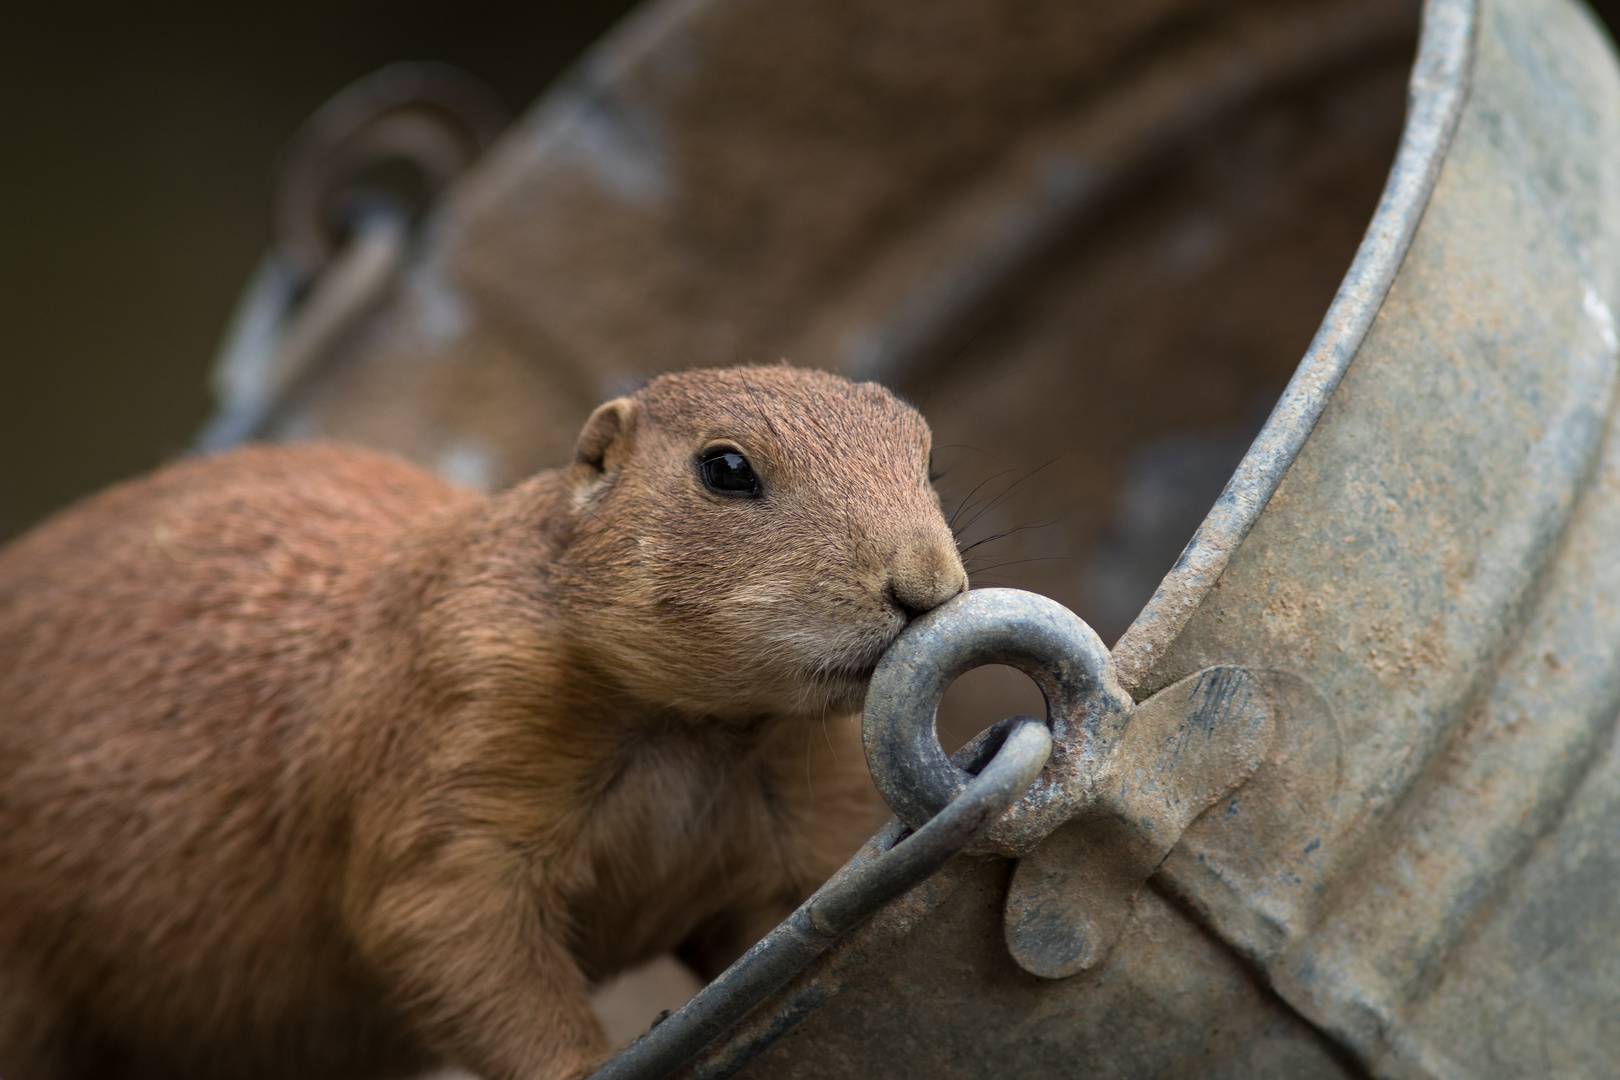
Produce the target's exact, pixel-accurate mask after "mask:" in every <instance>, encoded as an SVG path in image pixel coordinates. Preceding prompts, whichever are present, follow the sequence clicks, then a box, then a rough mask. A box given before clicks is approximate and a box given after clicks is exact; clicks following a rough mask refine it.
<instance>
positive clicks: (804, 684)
mask: <svg viewBox="0 0 1620 1080" xmlns="http://www.w3.org/2000/svg"><path fill="white" fill-rule="evenodd" d="M929 451H930V433H929V430H928V425H927V424H926V423H925V422H924V420H923V418H922V417H921V416H920V415H919V414H918V413H917V411H916V410H915V409H912V408H911V407H910V406H908V405H906V404H904V403H903V402H901V401H900V400H899V399H897V398H896V397H895V396H894V395H893V394H891V393H889V392H888V391H887V390H885V389H884V388H882V387H881V386H878V385H877V384H875V383H852V382H849V381H848V380H845V379H842V378H839V377H837V376H834V375H829V374H826V373H823V372H817V371H806V370H800V369H796V368H790V367H786V366H782V367H755V368H735V369H731V370H725V371H691V372H683V373H680V374H674V375H665V376H662V377H660V378H658V379H655V380H654V381H653V382H651V383H650V384H648V385H647V386H646V387H645V388H643V389H642V390H640V391H638V392H637V393H635V394H633V395H631V396H629V397H623V398H618V399H616V400H614V401H610V402H608V403H607V404H605V405H602V406H601V407H600V408H598V409H597V410H596V412H595V413H593V414H592V416H591V418H590V420H588V421H587V422H586V424H585V427H584V430H583V431H582V432H581V434H580V438H579V442H578V446H577V450H576V461H575V464H574V465H573V466H572V468H571V471H570V472H569V474H568V480H569V490H570V496H571V500H572V510H573V513H574V515H575V520H574V522H573V529H572V537H571V540H570V542H569V543H568V545H567V547H566V549H565V550H564V552H563V553H562V555H561V558H560V560H559V565H558V567H557V576H556V577H555V579H554V580H555V581H556V582H557V584H558V587H559V588H558V600H559V605H560V607H561V612H562V614H563V616H564V619H565V621H566V622H567V623H568V624H569V627H570V629H571V630H572V631H573V632H574V633H577V634H578V635H579V636H580V639H581V640H584V641H589V642H590V643H591V646H592V648H593V649H600V650H601V651H602V653H603V654H604V656H605V658H607V659H609V660H610V661H611V663H612V669H613V670H614V671H615V672H616V673H618V674H619V675H620V676H621V677H622V678H623V679H625V681H626V684H627V686H628V687H629V688H630V689H631V690H632V692H634V693H635V694H637V696H639V697H643V698H644V699H646V700H648V701H650V702H652V703H655V704H658V705H666V706H669V707H672V708H675V709H679V710H682V711H688V712H696V713H704V714H710V715H719V716H736V717H741V718H745V717H748V716H750V715H755V714H761V713H779V712H782V711H784V710H786V711H795V712H801V711H802V712H819V711H822V710H829V709H830V710H849V709H854V708H858V707H859V705H860V702H861V699H862V697H863V696H864V694H865V690H866V683H867V680H868V678H869V677H870V675H871V673H872V668H873V666H874V665H875V664H876V662H877V660H878V657H879V656H880V655H882V653H883V650H884V649H885V648H887V647H888V645H889V643H890V642H891V641H893V640H894V637H895V635H897V634H898V633H899V632H900V631H901V629H903V628H904V627H905V625H906V623H907V622H908V621H910V619H911V618H913V617H914V616H916V615H918V614H921V613H922V612H925V611H928V610H930V609H931V608H934V607H936V606H938V605H939V604H941V603H943V602H944V601H946V600H948V599H950V598H951V597H952V596H955V595H956V594H957V593H959V592H962V591H963V590H965V589H966V588H967V584H968V583H967V574H966V572H965V571H964V570H963V568H962V562H961V559H960V558H959V556H958V554H957V550H956V543H955V538H954V537H953V536H952V535H951V530H950V528H949V526H948V525H947V524H946V522H945V519H944V517H943V516H942V515H941V513H940V507H939V498H938V496H937V495H936V494H935V492H934V489H933V487H932V485H931V484H930V482H929V478H928V460H929Z"/></svg>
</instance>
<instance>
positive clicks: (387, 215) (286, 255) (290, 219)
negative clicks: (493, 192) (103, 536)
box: [196, 63, 506, 453]
mask: <svg viewBox="0 0 1620 1080" xmlns="http://www.w3.org/2000/svg"><path fill="white" fill-rule="evenodd" d="M505 124H506V111H505V109H504V108H503V107H502V105H501V103H500V100H499V99H498V98H496V97H495V95H494V93H493V92H492V91H491V90H489V88H488V87H486V86H484V85H483V84H482V83H480V82H479V81H478V80H477V79H474V78H473V77H472V76H471V75H467V74H466V73H464V72H461V71H458V70H456V69H455V68H452V67H448V66H446V65H444V64H432V63H414V64H391V65H389V66H388V67H385V68H383V69H382V70H381V71H378V72H376V73H375V74H372V75H369V76H367V77H366V78H364V79H361V80H360V81H359V82H356V83H354V84H353V85H351V86H349V87H347V88H346V89H344V90H343V91H342V92H341V93H339V94H338V95H337V96H336V97H334V98H332V99H331V100H330V101H328V102H327V103H326V104H325V105H323V106H321V108H320V109H319V110H317V111H316V113H315V115H314V116H313V117H311V118H310V119H309V120H308V121H307V122H306V123H305V124H304V126H303V128H302V129H300V131H299V132H298V135H297V136H296V137H295V138H294V140H293V143H292V145H291V146H290V147H289V148H288V150H287V153H286V158H285V161H284V163H283V166H282V168H281V171H280V177H279V179H278V182H277V192H276V206H275V232H276V235H275V241H274V246H273V247H272V249H271V251H270V253H269V254H268V255H266V256H265V258H264V260H263V261H262V262H261V264H260V266H259V268H258V270H257V271H256V272H255V273H254V276H253V278H252V280H251V281H250V282H249V284H248V287H247V289H246V291H245V292H244V293H243V295H242V299H241V300H240V301H238V303H237V308H236V311H235V313H234V314H233V315H232V317H231V323H230V326H229V328H228V329H227V330H226V334H225V341H224V343H223V345H222V346H221V348H220V351H219V355H218V356H217V357H216V358H215V361H214V394H215V397H216V399H217V405H216V408H215V412H214V415H213V417H211V418H210V420H209V421H208V424H207V426H206V427H205V428H204V429H203V431H202V433H201V434H200V435H199V436H198V438H197V441H196V449H197V450H199V451H202V452H205V453H206V452H211V451H215V450H224V449H227V448H229V447H231V446H235V445H236V444H238V443H241V442H245V441H246V440H248V439H251V438H255V437H257V436H259V435H261V434H263V433H264V431H265V429H266V428H267V427H268V426H269V425H270V424H271V422H272V421H273V419H274V418H275V416H276V414H277V412H278V411H280V410H281V409H282V408H283V407H284V406H285V405H286V403H287V401H288V400H289V399H290V398H292V397H293V396H295V395H296V394H297V392H298V391H299V389H300V388H301V387H302V386H303V384H304V383H305V382H306V381H307V380H308V378H309V377H310V376H311V374H312V373H314V372H315V371H317V370H318V369H319V367H320V363H321V361H322V360H323V359H324V358H325V357H326V356H327V355H328V354H329V353H330V352H331V351H332V348H333V346H335V345H336V344H337V343H338V342H340V341H341V340H342V339H343V338H344V337H345V335H347V334H349V333H350V332H351V331H353V330H354V329H355V328H356V327H357V326H358V325H359V324H360V323H361V322H362V321H363V320H364V319H365V318H366V317H367V316H369V315H371V314H372V313H373V312H375V311H376V310H377V309H378V307H379V306H380V305H381V303H382V301H383V300H385V299H386V298H387V297H388V296H389V294H390V291H391V289H392V288H393V286H394V283H395V282H396V280H397V279H398V277H399V275H400V272H401V270H402V268H403V267H404V265H405V260H406V256H407V254H408V248H409V241H410V238H411V232H412V229H413V228H414V226H415V224H416V223H417V221H418V220H420V218H421V217H422V215H423V214H425V213H426V212H427V210H428V209H429V207H430V206H431V205H432V203H433V200H434V199H435V198H436V197H437V196H438V195H439V194H440V193H441V192H442V191H443V190H444V189H445V188H446V187H447V186H448V185H449V184H450V182H451V181H452V180H454V179H455V178H456V177H457V176H458V175H460V173H462V172H463V171H464V170H465V169H466V168H467V167H468V166H469V165H471V164H472V163H473V162H474V161H476V160H477V159H478V157H479V155H480V154H482V153H483V152H484V150H486V149H487V148H488V147H489V145H490V143H491V142H493V141H494V139H495V136H496V135H498V134H499V133H500V131H501V129H502V128H503V127H504V126H505ZM390 165H403V166H405V167H406V169H408V170H409V171H410V172H411V173H413V174H414V175H415V178H416V179H417V180H418V181H420V186H421V189H422V190H421V192H420V193H419V194H418V195H417V197H416V199H415V200H406V199H401V198H399V197H397V193H394V194H386V195H385V194H382V193H380V192H379V191H377V190H373V188H374V186H375V181H376V179H377V178H376V177H375V176H374V175H372V174H373V173H375V172H377V171H378V170H380V169H383V168H385V167H387V166H390ZM410 201H416V202H419V203H420V204H421V205H415V206H412V205H408V203H409V202H410Z"/></svg>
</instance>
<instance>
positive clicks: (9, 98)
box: [0, 0, 632, 539]
mask: <svg viewBox="0 0 1620 1080" xmlns="http://www.w3.org/2000/svg"><path fill="white" fill-rule="evenodd" d="M631 6H632V5H631V3H630V0H540V2H534V0H531V2H528V3H518V2H510V0H503V2H480V0H432V2H426V0H424V2H399V0H394V2H390V3H381V2H362V0H323V2H319V3H316V2H312V0H279V2H277V3H275V4H268V3H263V2H236V3H229V4H224V3H212V2H210V3H201V2H198V3H143V4H134V3H115V2H107V0H103V2H98V3H72V2H67V3H62V2H55V0H53V2H50V3H46V2H43V0H8V2H6V3H3V4H0V539H4V538H7V537H9V536H11V535H13V534H15V533H16V532H18V531H20V530H21V529H23V528H25V527H26V526H28V525H29V524H31V523H32V522H34V521H37V520H38V519H39V518H41V517H43V516H44V515H45V514H47V513H49V512H50V511H52V510H54V509H56V508H57V507H59V506H61V505H62V504H64V503H66V502H68V501H71V500H72V499H75V498H77V497H79V496H81V495H84V494H87V493H88V492H91V491H94V490H96V489H98V488H100V487H102V486H104V485H106V484H108V483H110V482H111V481H114V480H117V479H119V478H121V477H125V476H129V475H131V474H134V473H137V472H140V471H143V470H145V469H147V468H150V467H151V466H153V465H155V464H157V463H158V462H160V461H162V460H164V459H165V458H167V457H169V456H172V455H173V454H175V453H177V452H178V451H180V450H181V449H183V448H184V447H185V446H186V445H187V444H188V443H189V442H190V440H191V438H192V436H193V435H194V434H195V433H196V430H197V428H198V427H199V425H200V424H201V423H202V421H203V419H204V417H205V416H206V415H207V413H208V410H209V406H210V401H209V397H208V380H207V376H208V370H209V367H210V362H211V360H212V357H213V353H214V350H215V348H216V346H217V345H218V342H219V338H220V335H221V333H222V331H223V329H224V325H225V321H226V319H227V317H228V316H229V314H230V311H231V308H232V306H233V304H234V303H235V300H236V297H237V294H238V292H239V291H240V290H241V288H242V286H243V285H244V283H245V282H246V280H247V277H248V275H249V274H250V273H251V272H252V270H253V268H254V265H255V264H256V263H257V261H258V259H259V257H260V255H261V254H262V253H263V252H264V249H265V247H266V246H267V244H268V242H269V237H270V221H269V207H270V193H271V186H272V179H273V169H274V166H275V163H276V157H277V153H278V151H279V150H280V148H281V147H282V146H283V144H285V143H286V141H287V140H288V139H289V138H290V137H291V135H292V134H293V132H294V131H295V130H296V129H297V127H298V125H299V123H300V122H302V121H303V120H304V119H305V118H306V117H307V116H308V115H309V114H310V113H311V112H312V111H314V109H315V108H316V107H317V106H319V105H320V104H321V102H322V101H324V100H325V99H326V98H328V97H330V96H331V95H332V94H334V93H336V92H337V91H338V90H340V89H342V88H343V87H344V86H346V85H347V84H348V83H350V82H352V81H353V80H355V79H357V78H359V77H360V76H362V75H366V74H368V73H370V72H372V71H374V70H376V69H377V68H380V67H382V66H383V65H385V64H387V63H389V62H391V61H395V60H442V61H446V62H448V63H451V64H454V65H456V66H457V67H460V68H462V69H464V70H466V71H469V72H471V73H473V74H474V75H476V76H478V77H479V78H481V79H483V80H484V81H485V82H486V83H488V84H489V85H490V86H491V87H492V88H493V89H494V90H495V91H496V92H497V93H498V94H499V95H500V97H501V98H502V99H503V100H504V101H505V103H506V105H507V107H508V108H509V109H511V110H512V111H513V112H514V113H515V112H518V111H520V110H521V109H522V108H523V107H524V106H526V105H527V104H528V103H529V102H531V101H533V100H534V98H535V97H536V96H537V95H538V94H539V93H540V92H541V91H543V90H544V89H545V88H546V86H547V85H548V84H549V83H551V82H552V81H553V80H554V79H556V78H557V76H558V75H559V74H561V73H562V72H563V71H564V70H566V69H567V68H568V66H569V65H570V64H572V63H573V62H574V61H575V60H577V59H578V57H579V56H580V54H581V53H582V52H583V51H584V50H585V49H586V48H587V47H588V46H589V45H590V44H591V43H592V42H593V41H595V40H596V39H597V38H599V37H600V36H601V35H602V34H603V33H605V32H606V31H607V29H608V28H609V27H611V26H612V25H613V24H614V23H615V22H616V21H618V19H619V18H620V17H621V16H623V15H624V13H625V12H626V11H627V10H629V8H630V7H631Z"/></svg>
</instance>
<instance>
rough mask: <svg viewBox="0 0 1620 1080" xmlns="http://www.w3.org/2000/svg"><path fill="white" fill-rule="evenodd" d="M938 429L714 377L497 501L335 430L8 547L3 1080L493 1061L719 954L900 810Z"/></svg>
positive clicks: (213, 466)
mask: <svg viewBox="0 0 1620 1080" xmlns="http://www.w3.org/2000/svg"><path fill="white" fill-rule="evenodd" d="M928 455H929V433H928V429H927V426H926V425H925V424H924V422H923V420H922V418H921V417H920V416H919V415H918V414H917V413H916V412H915V411H913V410H912V409H910V408H909V407H907V406H905V405H903V404H902V403H900V402H899V401H898V400H896V399H895V398H894V397H893V396H891V395H890V394H889V393H888V392H887V391H885V390H883V389H881V388H880V387H878V386H876V385H873V384H852V383H849V382H846V381H845V380H842V379H839V378H837V377H835V376H831V375H826V374H821V373H818V372H809V371H801V370H796V369H793V368H788V367H772V368H739V369H734V370H729V371H697V372H687V373H684V374H678V375H668V376H664V377H662V378H659V379H656V380H654V381H653V382H652V383H651V384H649V385H648V386H647V387H645V388H644V389H642V390H641V391H639V392H638V393H636V394H633V395H631V396H629V397H626V398H620V399H618V400H616V401H612V402H609V403H607V404H606V405H603V406H602V407H600V408H599V409H597V410H596V412H595V413H594V414H592V416H591V418H590V420H589V421H588V422H587V423H586V425H585V427H584V430H583V431H582V433H581V435H580V438H579V442H578V448H577V454H576V460H575V462H574V463H573V464H572V465H570V466H568V467H566V468H563V469H558V470H554V471H551V472H546V473H541V474H540V475H538V476H536V477H534V478H532V479H530V480H528V481H527V482H525V483H523V484H520V485H518V486H517V487H515V488H512V489H510V490H508V491H505V492H503V493H500V494H498V495H495V496H491V497H488V498H483V497H478V496H474V495H472V494H470V493H467V492H464V491H461V490H458V489H456V488H453V487H450V486H448V485H446V484H444V483H443V482H441V481H439V480H437V479H435V478H433V477H432V476H430V475H428V474H426V473H424V472H421V471H420V470H417V469H415V468H413V467H411V466H408V465H406V464H404V463H402V462H398V461H395V460H392V459H389V458H384V457H381V456H378V455H375V454H371V453H368V452H364V451H358V450H352V449H342V448H338V447H321V446H306V447H281V448H273V447H260V448H249V449H245V450H240V451H236V452H232V453H229V454H225V455H221V456H219V457H215V458H204V459H197V460H192V461H186V462H182V463H180V464H178V465H174V466H171V467H169V468H167V469H164V470H162V471H159V472H158V473H155V474H153V475H151V476H148V477H145V478H142V479H138V480H135V481H133V482H130V483H128V484H125V485H122V486H120V487H116V488H113V489H111V490H109V491H107V492H104V493H103V494H101V495H99V496H96V497H94V498H92V499H90V500H88V501H86V502H84V503H82V504H80V505H79V506H77V507H74V508H72V509H70V510H68V511H66V512H64V513H63V514H61V515H59V516H57V517H56V518H53V519H52V520H50V521H48V522H46V523H45V524H44V525H42V526H41V527H39V528H38V529H36V530H34V531H33V532H32V533H30V534H28V535H26V536H24V537H23V538H22V539H20V540H18V541H17V542H15V543H14V544H12V545H11V546H10V547H9V548H6V549H4V550H0V1076H4V1077H5V1078H6V1080H68V1078H80V1077H85V1078H88V1077H97V1078H107V1080H117V1078H126V1077H127V1078H135V1077H143V1078H144V1077H159V1076H161V1077H175V1078H202V1077H224V1076H230V1077H265V1078H270V1077H288V1078H291V1077H299V1078H318V1077H334V1078H335V1077H339V1076H342V1077H345V1078H352V1080H359V1078H361V1077H381V1076H398V1075H407V1074H409V1073H410V1072H411V1071H412V1070H415V1069H420V1068H423V1067H427V1066H431V1065H432V1064H434V1063H436V1062H440V1061H449V1062H454V1063H455V1064H458V1065H461V1066H462V1067H464V1068H467V1069H470V1070H473V1071H475V1072H477V1073H479V1074H481V1075H483V1076H485V1077H488V1078H490V1080H516V1078H520V1077H522V1078H554V1077H573V1076H579V1075H582V1074H583V1073H585V1072H587V1071H589V1070H590V1068H592V1067H593V1066H594V1065H595V1064H596V1063H597V1062H598V1061H599V1060H600V1059H601V1058H602V1056H603V1055H604V1054H605V1049H606V1048H605V1046H604V1045H603V1037H602V1034H601V1031H600V1028H599V1026H598V1024H597V1023H596V1021H595V1019H594V1018H593V1017H592V1015H591V1013H590V1011H589V1008H588V1004H587V993H588V990H589V987H590V986H591V985H592V984H593V983H594V982H595V981H597V980H599V979H601V978H603V977H605V976H607V975H609V974H611V973H613V972H615V971H618V970H620V969H622V968H624V967H627V966H629V965H632V964H635V963H637V962H640V961H642V960H644V959H646V958H648V957H651V956H654V955H657V954H659V953H661V952H664V951H667V950H670V949H672V948H682V949H683V950H684V952H683V955H687V956H689V957H693V958H694V959H695V960H696V961H697V962H698V963H699V964H700V965H704V966H708V967H709V968H710V969H711V973H712V970H713V969H716V968H718V967H719V966H723V964H724V963H725V962H726V961H728V960H729V959H730V958H731V956H732V955H734V954H735V952H736V951H738V949H740V948H741V947H742V946H744V945H746V944H747V942H748V941H749V940H751V939H752V937H753V936H755V935H757V934H758V933H760V932H762V931H763V930H764V929H765V928H766V927H768V926H769V925H770V923H772V922H773V921H774V920H775V919H776V918H778V917H779V916H780V915H782V914H784V913H785V912H786V911H787V910H788V909H789V908H790V907H791V905H793V904H794V903H796V902H797V901H798V900H799V899H800V898H802V897H803V896H804V895H806V894H807V893H808V892H809V890H811V889H812V888H814V886H815V885H816V884H818V883H819V882H820V881H821V880H822V879H823V878H824V877H825V876H826V875H827V874H828V873H829V872H831V870H832V869H834V868H835V867H836V866H837V865H838V864H839V862H841V861H842V860H843V859H844V858H845V857H847V856H848V855H849V854H850V853H851V852H852V851H853V850H854V848H855V847H856V846H858V844H859V843H860V841H861V840H862V839H864V837H865V836H866V835H867V834H868V833H869V832H870V831H871V829H872V828H873V827H874V826H875V825H876V823H877V821H878V818H879V816H880V815H879V814H878V813H877V811H878V805H877V802H876V799H875V797H874V795H873V793H872V789H871V783H870V779H869V777H868V776H867V775H866V769H865V765H864V762H863V760H862V755H861V751H860V746H859V736H858V725H856V724H855V723H854V722H853V719H852V718H851V717H850V716H849V715H848V714H849V712H850V711H851V710H853V709H856V708H858V706H859V703H860V701H861V698H862V696H863V693H864V689H865V684H866V680H867V678H868V676H869V674H870V672H871V669H872V666H873V664H874V663H875V662H876V660H877V659H878V657H879V655H880V654H881V653H882V651H883V650H884V648H885V647H887V645H888V644H889V642H890V641H891V640H892V639H893V638H894V636H895V635H896V634H897V633H898V632H899V631H900V629H901V628H902V627H903V626H904V625H905V624H906V622H907V621H908V619H909V618H910V617H911V616H912V615H914V614H915V613H918V612H921V611H924V610H927V609H929V608H932V607H934V606H936V605H937V604H939V603H942V602H943V601H945V600H946V599H949V598H950V597H951V596H953V595H955V594H956V593H958V592H960V591H961V590H963V589H964V588H966V585H967V581H966V577H965V574H964V572H963V570H962V565H961V562H960V560H959V559H958V557H957V553H956V548H955V544H954V541H953V538H952V536H951V533H950V530H949V528H948V527H947V526H946V523H945V521H944V520H943V518H942V517H941V515H940V511H939V504H938V500H937V497H936V496H935V494H934V492H933V489H932V488H931V486H930V484H929V481H928V476H927V462H928Z"/></svg>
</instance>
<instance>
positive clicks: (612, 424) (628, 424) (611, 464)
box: [574, 397, 636, 473]
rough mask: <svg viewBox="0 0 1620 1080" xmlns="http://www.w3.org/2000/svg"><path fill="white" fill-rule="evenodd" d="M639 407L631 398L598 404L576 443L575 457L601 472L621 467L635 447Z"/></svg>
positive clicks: (615, 399)
mask: <svg viewBox="0 0 1620 1080" xmlns="http://www.w3.org/2000/svg"><path fill="white" fill-rule="evenodd" d="M635 433H636V407H635V405H634V404H633V403H632V402H631V401H630V399H629V398H627V397H621V398H614V399H613V400H612V401H608V402H604V403H603V404H601V405H598V406H597V407H596V411H595V412H593V413H591V418H590V419H589V420H587V421H585V426H584V427H583V428H582V429H581V430H580V433H579V441H578V442H576V443H575V444H574V460H575V461H577V462H579V463H580V464H581V465H588V466H590V467H591V468H592V469H595V470H596V471H597V472H599V473H600V472H607V471H608V470H609V469H615V468H618V467H619V465H621V464H623V462H624V459H625V458H627V457H629V456H630V451H631V449H632V448H633V447H634V446H635Z"/></svg>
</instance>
